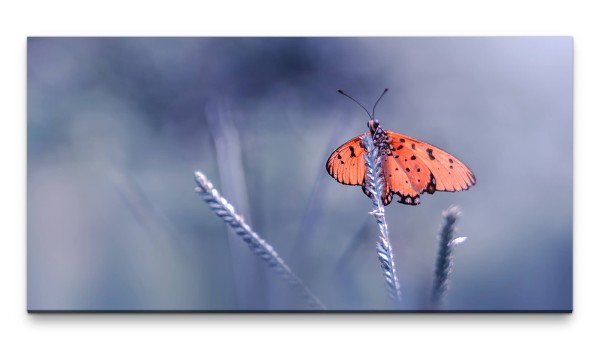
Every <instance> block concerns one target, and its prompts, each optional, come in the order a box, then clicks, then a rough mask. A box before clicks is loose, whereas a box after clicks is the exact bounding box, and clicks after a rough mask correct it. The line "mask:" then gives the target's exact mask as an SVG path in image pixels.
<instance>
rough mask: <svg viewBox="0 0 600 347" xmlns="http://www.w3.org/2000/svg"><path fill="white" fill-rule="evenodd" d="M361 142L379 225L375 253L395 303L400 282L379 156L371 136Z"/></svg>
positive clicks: (374, 212)
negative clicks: (388, 223)
mask: <svg viewBox="0 0 600 347" xmlns="http://www.w3.org/2000/svg"><path fill="white" fill-rule="evenodd" d="M362 142H363V145H364V147H365V149H366V150H367V153H366V154H365V155H364V158H365V163H366V175H365V188H366V189H367V191H368V192H369V193H370V194H371V200H372V201H373V211H371V212H370V213H371V214H372V215H373V216H374V217H375V220H376V221H377V226H378V227H379V242H378V243H377V255H378V258H379V262H380V263H381V269H382V270H383V276H384V278H385V283H386V288H387V291H388V294H389V296H390V298H391V299H392V300H394V302H395V303H398V302H399V301H400V298H401V292H400V283H399V282H398V277H397V276H396V269H395V266H394V254H393V252H392V245H391V243H390V237H389V234H388V226H387V223H386V221H385V209H384V208H383V204H382V202H381V197H382V195H383V179H382V168H381V157H380V156H379V151H378V149H377V147H376V146H375V144H374V143H373V138H372V137H371V136H370V135H369V134H368V133H367V134H365V135H363V137H362Z"/></svg>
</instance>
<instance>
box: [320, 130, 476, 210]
mask: <svg viewBox="0 0 600 347" xmlns="http://www.w3.org/2000/svg"><path fill="white" fill-rule="evenodd" d="M367 126H368V128H369V133H366V134H363V135H360V136H357V137H355V138H353V139H351V140H350V141H348V142H346V143H344V144H343V145H342V146H340V147H338V148H337V149H336V150H335V151H334V152H333V153H332V154H331V156H330V157H329V159H328V160H327V164H326V169H327V172H328V173H329V175H331V177H333V178H334V179H335V180H337V181H338V182H340V183H342V184H347V185H361V186H362V188H363V192H364V193H365V194H366V195H367V196H369V197H370V196H371V194H370V193H369V191H368V190H367V189H366V187H365V173H366V167H365V159H364V154H366V150H365V148H364V145H363V143H362V136H369V135H370V136H371V137H372V138H373V142H374V144H375V146H376V147H377V149H378V152H379V156H380V158H381V165H382V169H381V176H382V177H381V178H382V179H383V194H382V197H381V200H382V202H383V204H384V205H388V204H390V202H391V201H392V199H393V195H394V194H396V195H398V196H399V200H398V202H399V203H402V204H406V205H418V204H420V202H421V199H420V195H421V194H422V193H424V192H425V193H428V194H433V193H435V191H438V190H439V191H450V192H453V191H460V190H466V189H469V187H471V186H473V185H475V176H474V175H473V173H472V172H471V170H469V168H468V167H467V166H466V165H465V164H463V163H462V162H461V161H460V160H458V159H457V158H456V157H454V156H452V155H451V154H449V153H447V152H445V151H444V150H442V149H440V148H438V147H435V146H433V145H431V144H429V143H427V142H424V141H421V140H418V139H415V138H412V137H409V136H406V135H403V134H399V133H395V132H393V131H389V130H384V129H383V128H382V127H381V126H379V122H378V121H377V120H375V119H370V120H369V122H368V124H367Z"/></svg>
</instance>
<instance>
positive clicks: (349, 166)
mask: <svg viewBox="0 0 600 347" xmlns="http://www.w3.org/2000/svg"><path fill="white" fill-rule="evenodd" d="M365 153H366V152H365V149H364V148H363V147H362V142H361V139H360V136H357V137H355V138H353V139H352V140H350V141H348V142H346V143H344V144H343V145H341V146H340V147H339V148H338V149H336V150H335V151H333V153H332V154H331V156H329V159H328V160H327V165H326V168H327V172H328V173H329V174H330V175H331V177H333V178H335V179H336V180H337V181H338V182H340V183H343V184H349V185H362V184H363V181H364V178H365V159H364V154H365Z"/></svg>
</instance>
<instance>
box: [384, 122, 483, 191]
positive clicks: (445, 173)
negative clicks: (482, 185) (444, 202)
mask: <svg viewBox="0 0 600 347" xmlns="http://www.w3.org/2000/svg"><path fill="white" fill-rule="evenodd" d="M387 134H388V137H389V138H390V141H391V144H392V146H393V147H394V148H396V152H399V154H400V155H401V156H404V157H405V158H404V159H402V160H401V162H402V161H403V160H405V159H406V157H407V156H409V155H410V157H409V160H408V161H409V162H410V161H413V162H414V163H415V165H418V167H415V168H416V169H417V171H418V172H417V173H418V174H419V175H417V180H419V179H421V182H418V181H417V182H413V184H415V183H416V184H419V183H421V184H422V182H423V181H424V180H426V181H427V182H428V183H429V182H431V183H433V185H434V188H435V190H440V191H448V192H454V191H459V190H465V189H468V188H469V187H471V186H473V185H474V184H475V176H474V175H473V173H472V172H471V170H469V168H468V167H467V166H466V165H465V164H463V163H462V162H461V161H460V160H458V159H457V158H456V157H454V156H453V155H451V154H449V153H448V152H446V151H444V150H442V149H440V148H438V147H436V146H433V145H431V144H429V143H427V142H424V141H421V140H417V139H414V138H412V137H409V136H406V135H402V134H398V133H395V132H393V131H387ZM413 157H414V158H415V159H414V160H411V159H412V158H413ZM411 170H414V168H413V169H411ZM430 177H431V178H432V180H433V181H431V180H430ZM430 189H431V188H428V187H427V185H426V186H425V191H427V192H428V193H433V191H431V192H430Z"/></svg>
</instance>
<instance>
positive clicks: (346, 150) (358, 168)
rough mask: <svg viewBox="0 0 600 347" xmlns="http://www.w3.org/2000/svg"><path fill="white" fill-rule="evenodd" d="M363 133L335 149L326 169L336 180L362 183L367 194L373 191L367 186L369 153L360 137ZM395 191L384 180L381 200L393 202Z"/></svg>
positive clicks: (352, 183) (347, 182)
mask: <svg viewBox="0 0 600 347" xmlns="http://www.w3.org/2000/svg"><path fill="white" fill-rule="evenodd" d="M361 136H362V135H360V136H357V137H355V138H353V139H352V140H350V141H348V142H346V143H344V144H343V145H341V146H340V147H339V148H338V149H336V150H335V151H333V153H331V155H330V156H329V159H328V160H327V164H326V169H327V172H328V173H329V175H331V177H333V178H334V179H335V180H336V181H338V182H340V183H342V184H348V185H361V186H362V190H363V192H364V193H365V195H366V196H368V197H371V193H369V191H368V190H367V189H366V188H365V184H364V182H365V171H366V166H365V158H364V155H365V154H366V153H367V152H366V151H365V148H364V147H363V145H362V140H361V139H360V138H361ZM393 195H394V193H393V192H392V190H391V187H390V185H389V183H388V181H387V180H385V179H384V180H383V196H382V197H381V201H382V202H383V204H384V205H388V204H389V203H390V202H392V197H393Z"/></svg>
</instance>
